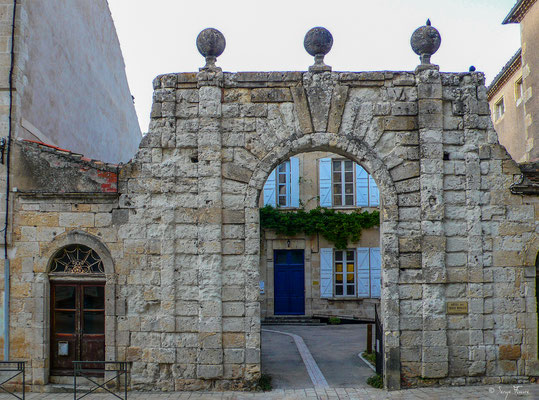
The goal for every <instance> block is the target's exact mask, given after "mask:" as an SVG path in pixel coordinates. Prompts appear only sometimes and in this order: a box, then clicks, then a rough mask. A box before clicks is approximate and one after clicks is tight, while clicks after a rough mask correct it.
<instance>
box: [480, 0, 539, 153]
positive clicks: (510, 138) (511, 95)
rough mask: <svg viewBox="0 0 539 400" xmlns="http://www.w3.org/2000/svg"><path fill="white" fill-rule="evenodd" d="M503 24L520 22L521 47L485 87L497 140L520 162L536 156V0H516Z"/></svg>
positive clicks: (538, 23)
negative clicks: (486, 87)
mask: <svg viewBox="0 0 539 400" xmlns="http://www.w3.org/2000/svg"><path fill="white" fill-rule="evenodd" d="M503 24H520V40H521V48H520V49H518V51H517V52H516V53H515V55H514V56H513V57H511V59H510V60H509V61H508V62H507V64H506V65H505V66H504V67H503V68H502V70H501V71H500V73H499V74H498V75H497V76H496V77H495V78H494V80H493V81H492V83H491V84H490V86H489V88H488V92H487V93H488V101H489V106H490V109H491V115H492V120H493V123H494V128H495V129H496V132H498V135H499V137H500V143H501V144H502V145H503V146H505V147H506V148H507V151H508V152H509V154H511V156H512V157H513V159H514V160H515V161H517V162H519V163H523V162H537V161H538V160H539V150H538V149H539V146H538V141H539V139H538V129H537V122H536V121H537V120H538V118H539V99H537V96H536V95H535V93H536V91H537V89H538V85H539V55H538V54H537V51H536V49H537V42H538V40H539V28H538V27H539V4H538V3H537V2H536V0H518V1H517V2H516V3H515V5H514V7H513V8H512V9H511V11H510V12H509V14H508V15H507V16H506V17H505V19H504V21H503Z"/></svg>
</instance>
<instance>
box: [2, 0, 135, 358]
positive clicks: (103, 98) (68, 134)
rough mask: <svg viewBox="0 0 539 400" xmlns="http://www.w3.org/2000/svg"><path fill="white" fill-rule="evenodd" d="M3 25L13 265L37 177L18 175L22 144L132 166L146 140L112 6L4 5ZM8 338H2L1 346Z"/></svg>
mask: <svg viewBox="0 0 539 400" xmlns="http://www.w3.org/2000/svg"><path fill="white" fill-rule="evenodd" d="M0 22H1V23H2V26H3V29H2V32H1V35H0V36H1V40H0V53H1V55H2V60H3V62H2V64H1V66H0V86H1V88H2V91H1V93H0V97H1V102H2V106H1V107H0V152H1V162H0V214H1V215H2V217H0V221H1V222H0V223H1V225H2V228H3V232H4V234H2V235H1V238H0V240H1V241H2V242H3V243H6V242H7V248H6V251H5V252H4V255H3V258H4V259H5V258H6V256H7V258H10V257H12V256H13V254H14V252H15V251H16V246H14V242H13V240H14V237H16V235H15V236H13V231H12V226H11V224H12V223H13V219H14V218H15V217H14V216H13V215H12V212H11V207H12V206H13V205H14V203H13V198H12V197H13V193H14V192H16V191H17V189H18V188H22V187H24V186H25V185H26V183H27V182H28V181H31V180H33V179H34V176H33V175H28V172H29V171H27V170H24V169H20V168H16V169H15V171H16V173H14V168H15V167H16V166H17V165H18V164H19V162H20V160H19V159H18V158H17V155H18V153H17V152H16V151H14V150H13V148H14V147H15V146H16V144H15V143H16V141H18V140H22V139H27V140H33V141H36V142H40V143H46V144H48V145H52V146H57V147H59V148H64V149H69V150H70V151H73V152H75V153H81V154H84V156H85V157H89V158H96V159H99V160H102V161H105V162H126V161H128V160H129V159H130V158H132V157H133V155H134V154H135V151H136V149H137V147H138V144H139V143H140V140H141V138H142V136H141V132H140V128H139V125H138V120H137V116H136V114H135V109H134V106H133V99H132V96H131V93H130V91H129V87H128V85H127V78H126V74H125V66H124V62H123V57H122V54H121V50H120V44H119V42H118V38H117V36H116V31H115V28H114V23H113V21H112V17H111V15H110V11H109V9H108V4H107V2H106V1H105V0H92V1H87V0H69V1H61V0H47V1H42V0H18V1H14V0H3V1H0ZM12 44H13V45H12ZM79 157H82V155H80V156H79ZM8 165H9V166H8ZM35 172H36V171H33V173H35ZM8 175H9V178H10V181H9V182H7V176H8ZM51 178H52V179H55V177H54V176H53V177H51ZM49 184H50V181H48V182H44V186H43V187H42V188H41V190H45V191H46V190H48V189H47V188H48V186H49ZM63 191H65V189H63ZM6 197H9V198H8V199H6ZM6 207H7V208H9V209H8V210H6ZM6 211H7V214H8V218H7V220H8V223H7V224H6V223H5V221H6ZM1 264H2V268H4V262H2V263H1ZM6 269H9V265H8V266H7V267H6ZM4 288H5V283H4V280H3V279H2V281H1V282H0V292H2V294H0V298H2V302H3V307H2V308H1V309H2V310H3V312H7V310H9V309H10V308H9V307H10V305H9V304H8V302H6V299H5V298H4V297H5V295H4V294H3V293H6V292H5V291H4ZM11 305H13V303H12V304H11ZM15 306H16V304H15ZM2 315H3V314H2ZM8 316H9V313H8ZM0 319H1V318H0ZM5 333H6V332H5V330H2V331H1V332H0V342H3V340H4V339H3V337H4V334H5ZM7 333H9V331H8V332H7ZM12 347H13V345H12ZM9 357H10V354H9V348H8V347H4V358H9Z"/></svg>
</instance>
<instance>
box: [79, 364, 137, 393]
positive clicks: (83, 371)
mask: <svg viewBox="0 0 539 400" xmlns="http://www.w3.org/2000/svg"><path fill="white" fill-rule="evenodd" d="M86 364H99V365H103V368H83V367H84V365H86ZM127 364H128V363H127V362H125V361H73V399H74V400H79V399H82V398H83V397H86V396H88V395H90V394H92V393H94V392H96V390H98V389H103V390H104V391H106V392H108V393H110V394H112V395H113V396H114V397H116V398H118V399H121V400H127V374H128V369H127ZM107 365H115V366H116V369H107V368H106V366H107ZM96 372H97V373H111V372H114V376H113V377H112V378H110V379H107V380H105V378H104V379H103V381H104V382H103V383H102V384H99V383H98V382H96V380H95V376H92V374H93V375H95V374H96ZM122 375H123V378H124V387H123V396H124V397H120V396H119V395H118V394H116V393H114V392H113V391H112V390H111V389H109V388H107V387H106V386H107V384H108V383H109V382H112V381H113V380H115V379H116V387H117V388H118V389H119V388H120V387H121V377H122ZM77 376H79V377H82V378H84V379H86V380H88V381H90V382H91V383H93V384H94V385H95V387H93V388H92V387H90V390H89V391H87V392H85V393H81V394H82V395H81V396H80V397H77V395H78V394H77ZM104 376H106V375H104Z"/></svg>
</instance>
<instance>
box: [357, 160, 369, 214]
mask: <svg viewBox="0 0 539 400" xmlns="http://www.w3.org/2000/svg"><path fill="white" fill-rule="evenodd" d="M356 206H358V207H368V206H369V174H367V171H365V170H364V169H363V167H362V166H361V165H359V164H356Z"/></svg>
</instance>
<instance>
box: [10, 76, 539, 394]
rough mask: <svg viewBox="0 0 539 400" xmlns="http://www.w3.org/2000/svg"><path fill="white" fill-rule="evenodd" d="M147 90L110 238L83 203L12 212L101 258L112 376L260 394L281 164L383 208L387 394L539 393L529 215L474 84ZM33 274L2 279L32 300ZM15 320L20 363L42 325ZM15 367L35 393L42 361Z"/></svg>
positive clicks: (159, 81) (254, 83)
mask: <svg viewBox="0 0 539 400" xmlns="http://www.w3.org/2000/svg"><path fill="white" fill-rule="evenodd" d="M154 88H155V91H154V106H153V109H152V122H151V126H150V133H149V134H148V135H147V136H146V137H145V138H144V139H143V141H142V143H141V146H140V149H139V151H138V153H137V154H136V156H135V158H134V159H133V160H132V161H131V162H130V163H128V164H127V165H126V166H124V167H122V169H121V171H120V176H119V186H118V198H117V200H115V201H112V200H110V203H112V204H113V205H112V206H110V207H111V209H110V210H109V211H110V214H111V219H110V222H109V223H108V224H107V223H106V222H104V223H105V225H104V226H103V227H99V228H97V227H96V226H91V225H92V223H94V224H95V223H96V220H97V218H98V217H97V216H98V214H99V213H100V211H99V206H98V204H100V203H99V202H96V201H89V202H90V203H91V204H92V205H90V209H89V210H87V209H84V207H83V209H84V210H83V209H75V208H73V207H74V204H78V203H76V202H75V200H73V199H69V198H67V197H65V196H64V197H62V196H59V197H58V199H59V200H55V201H52V200H47V199H40V200H39V202H38V203H39V204H37V205H35V204H33V205H32V203H30V204H29V203H27V200H25V199H24V198H23V197H19V199H18V203H17V204H18V206H17V207H18V208H17V210H19V211H17V213H22V214H21V216H22V215H24V213H33V214H31V215H35V218H38V219H39V221H42V220H43V221H45V220H48V219H50V218H52V219H53V222H52V223H54V224H56V223H58V224H60V223H64V224H65V223H67V221H71V222H70V223H73V224H75V225H76V224H77V221H78V220H79V219H78V217H77V215H80V221H82V222H81V224H80V227H79V228H78V229H79V230H82V231H86V232H87V233H89V234H91V238H92V240H97V241H98V242H101V243H102V244H103V246H105V247H106V248H108V250H107V251H108V252H109V253H110V258H111V264H112V267H111V268H112V269H110V270H109V272H108V275H107V282H108V286H109V287H113V288H114V290H113V293H115V296H113V297H114V299H115V303H114V306H112V305H111V306H109V308H108V310H109V311H107V315H108V319H107V335H108V336H107V357H116V358H117V359H119V360H128V361H130V362H132V370H131V385H132V386H133V387H134V388H144V389H159V390H173V389H175V390H179V389H200V388H230V387H246V386H249V385H250V383H251V382H252V381H253V380H255V379H256V378H257V377H258V376H259V374H260V303H259V287H258V285H259V262H260V248H261V247H260V228H259V223H258V222H259V214H258V207H259V203H258V201H259V196H260V190H261V189H262V187H263V184H264V182H265V180H266V178H267V176H268V175H269V173H270V172H271V170H272V169H273V168H275V166H276V165H278V164H279V163H280V162H282V161H283V160H286V159H287V158H289V157H290V156H292V155H294V154H298V153H302V152H309V151H315V150H316V151H318V150H319V151H329V152H333V153H337V154H340V155H342V156H345V157H347V158H350V159H352V160H354V161H356V162H358V163H360V164H361V165H363V166H364V167H365V169H366V170H367V171H368V172H369V173H370V174H371V175H372V176H373V177H374V179H375V180H376V182H377V185H378V187H379V189H380V198H381V202H382V205H381V214H382V222H381V226H380V248H381V251H382V297H381V305H382V320H383V324H384V331H385V334H384V341H385V343H384V352H385V354H384V363H385V376H384V378H385V384H386V386H387V387H388V388H398V387H400V386H413V385H421V384H423V383H424V382H425V381H427V382H439V383H442V384H464V383H475V382H482V383H495V382H501V381H503V382H518V381H522V380H526V379H527V377H529V376H532V375H537V374H539V370H538V369H537V368H538V367H539V366H538V362H537V313H536V304H535V292H534V289H535V275H534V274H535V270H534V267H533V263H534V262H535V254H537V250H538V248H539V243H538V242H537V239H536V238H537V233H538V222H537V221H538V218H537V214H538V207H539V205H538V199H537V197H531V196H527V197H526V196H524V197H523V196H515V195H512V194H511V193H510V191H509V185H510V184H511V183H512V182H513V181H514V180H515V177H516V176H518V175H519V170H518V167H517V165H516V164H515V163H514V162H513V161H512V160H511V159H510V158H509V157H508V155H507V153H506V151H505V149H504V148H503V147H501V146H500V145H499V144H498V140H497V136H496V133H495V132H494V130H493V129H492V125H491V122H490V118H489V112H488V104H487V102H486V89H485V87H484V78H483V75H482V74H480V73H462V74H453V73H439V72H438V70H437V69H436V68H435V67H434V66H428V67H426V68H418V70H417V71H415V72H387V71H386V72H359V73H336V72H324V73H310V72H308V73H302V72H268V73H235V74H228V73H224V74H223V73H221V72H208V71H202V72H200V73H198V74H194V73H185V74H168V75H162V76H159V77H157V78H156V79H155V81H154ZM57 202H59V204H68V205H69V206H70V207H71V209H70V210H67V208H66V209H65V210H64V209H63V208H62V210H54V209H53V208H54V207H56V206H55V205H54V204H56V203H57ZM110 203H108V202H107V204H110ZM53 206H54V207H53ZM24 207H30V208H32V207H33V208H35V209H28V210H25V209H24ZM47 207H49V208H47ZM62 207H64V206H62ZM65 207H67V206H65ZM107 207H109V205H107ZM92 210H94V211H92ZM62 212H64V213H68V214H69V216H68V215H67V214H66V215H64V216H63V217H61V215H58V216H57V217H54V216H53V215H54V213H60V214H61V213H62ZM114 215H116V216H117V218H118V219H117V220H116V222H114ZM21 216H19V215H17V217H16V219H15V229H16V230H18V231H17V232H19V231H20V232H21V235H22V234H23V232H24V234H25V235H30V236H25V237H26V238H30V237H31V235H32V234H34V229H31V228H34V226H33V225H34V224H36V222H35V221H29V220H28V219H25V218H26V217H21ZM71 216H72V218H71ZM103 218H104V217H103ZM56 221H58V222H56ZM62 221H63V222H62ZM41 223H44V222H39V224H41ZM35 228H36V229H35V234H36V235H37V233H38V232H37V231H38V229H37V226H36V227H35ZM64 228H65V229H66V230H67V228H68V227H67V226H65V227H64ZM105 231H106V232H108V234H110V236H107V238H108V239H105V236H104V235H105V234H104V232H105ZM99 232H102V235H103V236H102V239H100V238H99V235H98V233H99ZM77 235H79V236H80V235H82V234H79V233H78V234H77ZM83 236H84V235H83ZM80 237H82V236H80ZM84 237H86V236H84ZM21 238H22V236H21ZM42 239H43V241H42V242H41V241H39V240H38V241H37V242H36V241H33V240H24V241H23V240H22V239H18V240H17V242H16V247H17V248H18V246H19V245H20V246H21V252H20V253H19V252H17V255H16V257H15V259H14V261H13V262H14V263H20V264H21V265H22V262H23V261H22V260H23V258H25V257H30V255H28V253H30V254H32V255H33V256H34V254H35V252H36V251H39V252H40V253H39V254H45V253H44V252H43V250H42V248H43V247H46V248H48V249H50V248H51V247H54V246H56V245H58V244H60V243H63V242H61V241H60V242H55V240H54V239H52V238H51V237H50V236H44V237H43V238H42ZM88 240H90V239H88ZM25 252H26V253H25ZM103 252H104V251H103ZM24 254H27V255H26V256H25V255H24ZM47 254H48V253H47ZM34 257H35V256H34ZM45 258H46V256H40V258H38V259H34V260H33V264H32V265H30V264H29V261H27V262H28V264H27V267H26V268H27V270H28V272H27V275H24V276H23V275H22V273H21V276H20V277H14V281H15V282H17V284H19V283H18V282H20V284H21V285H22V287H24V285H27V286H28V289H27V292H28V293H32V296H36V297H37V296H38V295H39V294H40V293H39V289H36V288H38V287H44V288H46V286H43V285H41V286H40V284H38V282H40V281H46V279H47V277H46V274H45V273H44V272H45V269H44V268H45V267H44V265H46V264H47V261H46V260H45ZM21 268H22V267H21ZM14 274H18V272H17V273H15V272H14ZM17 290H18V289H17ZM44 290H45V289H44ZM111 290H112V289H111ZM109 291H110V290H109ZM23 292H24V290H23ZM41 295H42V294H41ZM456 301H459V302H463V304H464V305H465V306H466V307H464V306H463V305H461V306H460V308H459V307H457V309H456V311H457V312H458V314H454V313H452V312H454V311H451V310H453V309H454V307H453V306H452V304H451V303H452V302H456ZM26 307H27V308H26V309H27V310H29V311H28V313H29V314H32V315H33V317H32V319H31V322H30V320H29V318H30V317H29V316H26V317H25V316H24V315H23V314H21V316H20V318H21V319H20V320H19V319H18V318H19V317H18V318H17V319H16V320H15V321H14V322H13V323H12V330H13V331H14V332H16V334H14V335H13V340H14V341H16V340H24V341H25V342H26V343H27V345H28V346H27V347H26V349H31V348H32V347H31V343H30V342H32V341H33V340H37V339H35V338H34V339H32V336H26V337H24V336H22V333H23V332H30V330H35V329H45V331H44V332H46V326H47V320H46V318H45V317H43V318H41V317H40V316H39V315H38V314H34V311H33V308H32V306H31V305H27V306H26ZM25 318H26V319H25ZM40 327H41V328H40ZM109 328H110V329H111V330H110V331H109ZM111 335H112V337H111ZM23 337H24V339H22V338H23ZM43 337H44V338H45V339H44V340H45V342H46V341H47V335H46V334H45V335H44V336H42V338H41V340H42V341H43ZM18 354H19V355H20V357H21V358H28V359H29V360H31V362H32V366H34V365H35V366H36V367H35V369H34V370H33V371H34V372H32V373H33V374H34V375H33V376H32V377H31V378H32V379H33V382H34V383H36V384H37V383H45V382H46V381H47V369H46V363H47V361H46V353H42V357H43V358H42V359H39V358H35V356H33V355H32V353H30V352H29V351H28V350H25V349H24V348H22V347H21V352H20V353H18ZM40 360H41V361H40ZM34 363H35V364H34Z"/></svg>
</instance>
